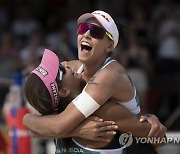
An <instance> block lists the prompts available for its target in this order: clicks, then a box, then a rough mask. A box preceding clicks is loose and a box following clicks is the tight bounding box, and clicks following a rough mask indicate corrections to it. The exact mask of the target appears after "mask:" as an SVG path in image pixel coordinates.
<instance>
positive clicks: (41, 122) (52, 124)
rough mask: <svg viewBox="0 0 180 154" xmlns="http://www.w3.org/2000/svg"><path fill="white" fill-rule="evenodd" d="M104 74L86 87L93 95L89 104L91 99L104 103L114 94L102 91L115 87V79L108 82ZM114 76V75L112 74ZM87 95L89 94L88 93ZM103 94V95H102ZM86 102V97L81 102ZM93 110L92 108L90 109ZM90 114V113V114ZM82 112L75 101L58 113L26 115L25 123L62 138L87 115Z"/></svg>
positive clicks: (97, 103)
mask: <svg viewBox="0 0 180 154" xmlns="http://www.w3.org/2000/svg"><path fill="white" fill-rule="evenodd" d="M102 76H103V75H101V76H100V78H98V80H96V79H95V80H93V81H92V82H93V83H96V84H95V86H92V85H94V84H88V85H87V87H86V94H88V95H89V97H91V99H90V102H89V105H91V100H93V103H94V104H95V105H99V106H101V105H103V104H104V103H105V102H106V101H107V100H108V99H109V98H110V97H111V95H112V92H113V90H107V91H102V90H101V89H102V88H104V89H112V88H113V87H114V82H113V79H112V80H111V82H110V83H109V84H106V83H107V82H108V81H106V80H105V79H102ZM111 78H112V76H111ZM86 96H87V95H86ZM100 96H101V97H100ZM81 103H82V104H84V103H86V97H84V99H81V102H80V104H81ZM88 107H89V106H84V109H86V110H87V109H88ZM90 110H91V109H90ZM96 110H97V108H95V109H94V107H92V111H91V112H88V113H90V114H92V113H93V112H95V111H96ZM90 114H89V115H90ZM89 115H85V114H84V113H83V114H82V112H80V110H79V109H78V108H77V106H75V105H74V103H70V104H69V105H68V106H67V107H66V109H65V110H64V111H63V112H61V113H60V114H58V115H48V116H38V115H30V114H28V115H25V116H24V118H23V123H24V124H25V125H26V126H27V127H28V128H30V129H31V130H32V131H34V132H36V133H38V134H42V135H46V136H50V137H52V136H56V137H58V138H62V137H64V136H65V135H67V134H68V133H69V132H71V131H72V130H73V129H74V128H75V127H76V126H78V125H79V124H80V123H81V122H82V121H83V120H84V119H85V118H86V117H88V116H89Z"/></svg>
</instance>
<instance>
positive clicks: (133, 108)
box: [77, 59, 141, 114]
mask: <svg viewBox="0 0 180 154" xmlns="http://www.w3.org/2000/svg"><path fill="white" fill-rule="evenodd" d="M113 61H116V60H114V59H111V60H110V61H108V62H107V63H106V62H105V63H104V64H103V66H102V67H101V68H100V69H99V70H98V71H100V70H102V69H104V68H105V67H106V66H107V65H108V64H110V63H111V62H113ZM83 70H84V69H83V65H81V66H80V67H79V69H78V71H77V73H82V72H83ZM86 86H87V85H86ZM86 86H85V87H86ZM111 100H112V101H114V102H116V103H119V104H121V105H122V106H124V107H125V108H127V109H128V110H129V111H130V112H131V113H133V114H139V113H140V111H141V109H140V104H139V98H138V95H137V92H136V88H135V87H134V97H133V98H132V99H131V100H130V101H127V102H120V101H116V100H113V99H111Z"/></svg>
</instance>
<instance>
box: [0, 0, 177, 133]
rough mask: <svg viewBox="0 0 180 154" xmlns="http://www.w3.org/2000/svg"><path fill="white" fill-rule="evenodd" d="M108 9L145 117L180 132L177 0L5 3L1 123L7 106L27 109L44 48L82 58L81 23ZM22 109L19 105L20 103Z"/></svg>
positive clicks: (1, 3)
mask: <svg viewBox="0 0 180 154" xmlns="http://www.w3.org/2000/svg"><path fill="white" fill-rule="evenodd" d="M98 9H100V10H104V11H106V12H108V13H109V14H111V15H112V17H113V18H114V19H115V22H116V23H117V25H118V27H119V31H120V41H119V44H118V46H117V47H116V49H115V50H114V51H113V57H114V58H115V59H117V60H118V62H119V63H121V64H122V65H123V66H124V67H125V68H126V69H127V71H128V73H129V75H130V76H131V78H132V81H133V82H134V84H135V86H136V87H137V90H138V92H139V95H140V99H141V106H142V109H143V112H144V113H153V114H155V115H156V116H158V117H159V119H160V121H161V122H162V123H163V124H164V125H166V126H167V128H168V130H180V117H179V115H180V3H179V1H178V0H148V1H145V0H111V1H110V0H26V1H25V0H0V123H1V126H6V118H5V116H4V114H3V113H4V111H3V106H4V108H7V106H9V105H8V104H11V105H12V104H14V105H15V104H16V103H15V102H17V103H19V104H18V105H20V106H23V105H24V102H23V101H22V100H21V98H19V96H21V94H20V93H18V92H19V91H18V90H19V89H18V87H17V86H14V85H21V86H22V85H23V80H22V78H23V77H24V76H26V75H27V74H28V73H29V72H31V70H32V69H34V68H35V67H36V66H37V65H38V64H39V62H40V59H41V57H42V53H43V51H44V49H45V48H48V49H50V50H53V51H54V52H56V53H57V54H58V55H59V56H60V59H61V61H64V60H74V59H77V45H76V37H77V34H76V29H77V24H76V20H77V18H78V17H79V16H80V15H81V14H83V13H86V12H92V11H94V10H98ZM16 105H17V104H16Z"/></svg>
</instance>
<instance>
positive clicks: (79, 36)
mask: <svg viewBox="0 0 180 154" xmlns="http://www.w3.org/2000/svg"><path fill="white" fill-rule="evenodd" d="M81 38H82V35H78V37H77V45H78V48H79V47H80V41H81Z"/></svg>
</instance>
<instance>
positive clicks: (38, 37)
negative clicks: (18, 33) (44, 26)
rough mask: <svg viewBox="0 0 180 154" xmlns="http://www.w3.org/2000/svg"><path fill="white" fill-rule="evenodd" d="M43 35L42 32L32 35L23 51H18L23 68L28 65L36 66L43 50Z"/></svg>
mask: <svg viewBox="0 0 180 154" xmlns="http://www.w3.org/2000/svg"><path fill="white" fill-rule="evenodd" d="M44 41H45V40H44V34H43V32H42V30H38V31H36V32H34V33H33V35H32V37H31V40H30V42H29V44H28V46H26V47H25V48H24V49H22V50H21V51H20V58H21V59H22V62H23V68H25V67H26V66H28V65H30V64H38V63H39V61H40V59H41V56H42V54H43V52H44V49H45V44H44Z"/></svg>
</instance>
